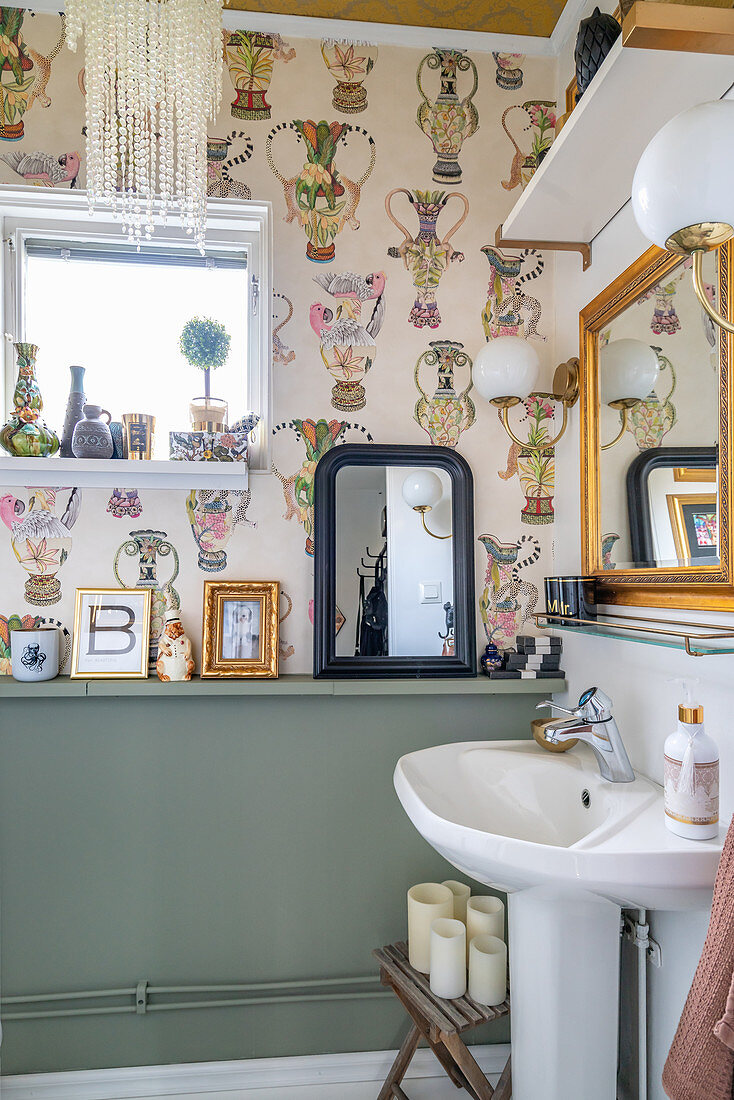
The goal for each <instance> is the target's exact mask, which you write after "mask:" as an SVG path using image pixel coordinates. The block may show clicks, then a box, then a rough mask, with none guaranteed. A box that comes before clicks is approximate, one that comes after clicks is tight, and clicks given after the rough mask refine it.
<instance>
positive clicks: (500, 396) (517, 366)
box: [472, 336, 579, 448]
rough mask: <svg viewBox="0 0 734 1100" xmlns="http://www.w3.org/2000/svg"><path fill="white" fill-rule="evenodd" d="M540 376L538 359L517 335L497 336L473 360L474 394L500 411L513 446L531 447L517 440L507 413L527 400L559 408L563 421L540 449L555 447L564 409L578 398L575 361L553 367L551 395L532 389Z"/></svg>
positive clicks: (564, 420)
mask: <svg viewBox="0 0 734 1100" xmlns="http://www.w3.org/2000/svg"><path fill="white" fill-rule="evenodd" d="M539 374H540V359H539V357H538V353H537V351H536V350H535V348H534V347H533V345H532V344H531V343H529V342H528V341H527V340H524V339H523V338H522V337H521V336H497V337H495V339H493V340H489V341H488V342H487V343H486V344H485V345H484V346H483V347H482V348H480V349H479V351H478V352H477V354H476V356H475V357H474V366H473V368H472V380H473V382H474V386H475V388H476V390H477V392H478V393H480V394H481V396H482V397H484V398H485V399H486V400H487V401H489V402H491V404H492V405H496V406H497V408H500V409H502V424H503V426H504V429H505V431H506V432H507V434H508V435H509V437H510V439H511V440H512V441H513V443H517V444H518V445H519V446H520V447H525V448H527V447H529V446H532V445H531V444H529V443H528V442H527V440H522V439H519V438H518V437H517V436H516V435H515V433H514V432H513V430H512V428H511V427H510V422H509V410H510V409H511V408H512V406H513V405H519V404H520V403H521V402H522V401H526V400H527V398H528V397H546V398H549V399H550V400H551V401H560V402H561V403H562V405H563V422H562V424H561V429H560V431H559V432H558V435H556V437H555V438H554V439H550V440H548V441H547V442H545V443H543V447H544V448H545V447H555V445H556V443H557V442H558V440H559V439H560V438H561V436H562V435H563V433H564V432H565V431H566V426H567V424H568V410H569V409H570V408H573V406H574V405H575V404H576V402H577V401H578V399H579V361H578V359H569V360H568V362H567V363H561V365H560V366H559V367H557V368H556V372H555V375H554V377H553V392H552V393H546V392H543V391H539V390H535V389H534V388H533V387H534V386H535V384H536V382H537V381H538V375H539Z"/></svg>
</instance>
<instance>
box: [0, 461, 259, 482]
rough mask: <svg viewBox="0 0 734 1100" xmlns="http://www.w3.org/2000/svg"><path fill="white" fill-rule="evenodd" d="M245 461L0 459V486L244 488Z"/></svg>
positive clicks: (245, 477)
mask: <svg viewBox="0 0 734 1100" xmlns="http://www.w3.org/2000/svg"><path fill="white" fill-rule="evenodd" d="M247 482H248V473H247V463H246V462H171V461H157V460H155V459H153V460H150V461H142V462H141V461H138V460H136V459H129V458H124V459H102V458H13V457H11V456H7V457H2V458H0V485H2V486H8V487H11V486H20V485H31V486H32V485H54V486H57V485H74V486H76V487H77V488H80V489H82V488H84V489H109V488H114V487H115V486H128V485H129V486H135V488H137V489H182V490H185V491H188V490H190V489H246V488H247Z"/></svg>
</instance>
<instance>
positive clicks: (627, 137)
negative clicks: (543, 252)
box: [502, 38, 734, 247]
mask: <svg viewBox="0 0 734 1100" xmlns="http://www.w3.org/2000/svg"><path fill="white" fill-rule="evenodd" d="M733 82H734V61H733V60H732V58H731V57H729V56H716V55H713V54H702V53H680V52H673V51H668V50H651V49H635V48H630V47H624V46H623V45H622V39H621V38H619V39H617V41H616V42H615V44H614V46H613V47H612V49H611V51H610V53H609V55H608V56H607V58H606V59H605V61H604V63H603V64H602V66H601V68H600V69H599V72H598V73H597V74H596V76H595V77H594V79H593V80H592V82H591V84H590V85H589V87H588V89H587V90H586V92H585V93H584V95H583V97H582V99H581V101H580V102H579V105H578V106H577V107H576V108H575V110H574V111H573V113H572V114H571V117H570V118H569V120H568V122H567V123H566V125H565V126H564V127H563V129H562V130H561V132H560V134H559V135H558V137H557V138H556V139H555V141H554V142H553V145H552V146H551V148H550V150H549V152H548V154H547V155H546V157H545V159H544V160H543V163H542V164H541V165H540V167H539V168H538V170H537V172H536V173H535V174H534V176H533V177H532V179H531V180H530V182H529V184H528V185H527V187H526V188H525V190H524V191H523V193H522V195H521V196H520V197H519V199H518V201H517V202H516V203H515V205H514V207H513V208H512V210H511V211H510V213H509V214H508V215H507V217H506V218H505V220H504V222H503V225H502V236H503V237H505V238H511V239H515V240H522V241H528V242H533V241H538V242H548V245H549V246H550V247H552V242H568V241H580V242H584V243H586V244H588V243H590V242H591V241H593V239H594V237H596V236H597V234H598V233H599V232H600V231H601V230H602V229H603V228H604V226H605V225H606V224H607V222H609V221H610V219H611V218H613V217H614V215H615V214H616V213H617V212H618V211H619V210H620V209H621V208H622V207H623V206H624V205H625V203H626V202H627V200H628V199H629V197H630V190H631V187H632V178H633V176H634V173H635V168H636V166H637V161H638V160H639V158H640V155H641V153H642V151H643V150H644V148H645V146H646V145H647V144H648V142H649V141H650V140H651V138H652V137H653V136H654V135H655V134H656V133H657V131H658V130H659V129H660V128H661V126H663V125H664V124H665V123H666V122H667V121H668V120H669V119H671V118H672V117H673V116H674V115H677V114H679V113H680V112H681V111H684V110H686V109H687V108H688V107H692V106H693V105H694V104H697V103H704V102H706V101H707V100H714V99H721V98H722V97H723V96H724V95H725V94H726V92H727V91H728V90H729V89H730V88H731V87H732V83H733Z"/></svg>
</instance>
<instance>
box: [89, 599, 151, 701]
mask: <svg viewBox="0 0 734 1100" xmlns="http://www.w3.org/2000/svg"><path fill="white" fill-rule="evenodd" d="M150 601H151V592H150V589H149V588H77V590H76V602H75V604H74V646H73V649H72V651H71V676H72V678H74V679H93V678H94V677H97V678H104V677H109V678H113V677H114V678H115V679H117V678H119V677H125V676H126V677H130V678H133V677H134V678H137V679H146V678H147V675H148V642H149V637H148V634H149V630H150Z"/></svg>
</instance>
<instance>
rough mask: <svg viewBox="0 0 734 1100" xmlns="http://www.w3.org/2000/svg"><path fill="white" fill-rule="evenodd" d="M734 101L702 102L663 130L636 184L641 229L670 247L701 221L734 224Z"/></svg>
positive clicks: (643, 159)
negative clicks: (672, 239)
mask: <svg viewBox="0 0 734 1100" xmlns="http://www.w3.org/2000/svg"><path fill="white" fill-rule="evenodd" d="M732 179H734V100H732V99H719V100H716V102H714V103H699V104H698V106H696V107H691V108H689V110H687V111H683V112H682V113H681V114H679V115H676V116H675V118H672V119H671V120H670V122H667V123H666V124H665V126H663V128H662V130H658V132H657V134H656V135H655V137H654V138H653V139H652V141H651V142H650V144H649V145H648V146H647V148H646V149H645V151H644V153H643V154H642V156H641V157H640V160H639V163H638V165H637V170H636V171H635V176H634V179H633V181H632V209H633V210H634V214H635V218H636V219H637V224H638V225H639V227H640V229H641V230H642V232H643V233H644V235H645V236H646V237H647V239H648V240H649V241H652V242H653V244H656V245H658V246H659V247H660V248H665V242H666V241H667V240H668V238H669V237H671V236H672V235H673V234H674V233H677V232H678V231H679V230H681V229H685V228H686V227H687V226H689V225H698V224H699V223H700V222H725V223H727V224H728V225H732V226H734V187H733V186H732Z"/></svg>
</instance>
